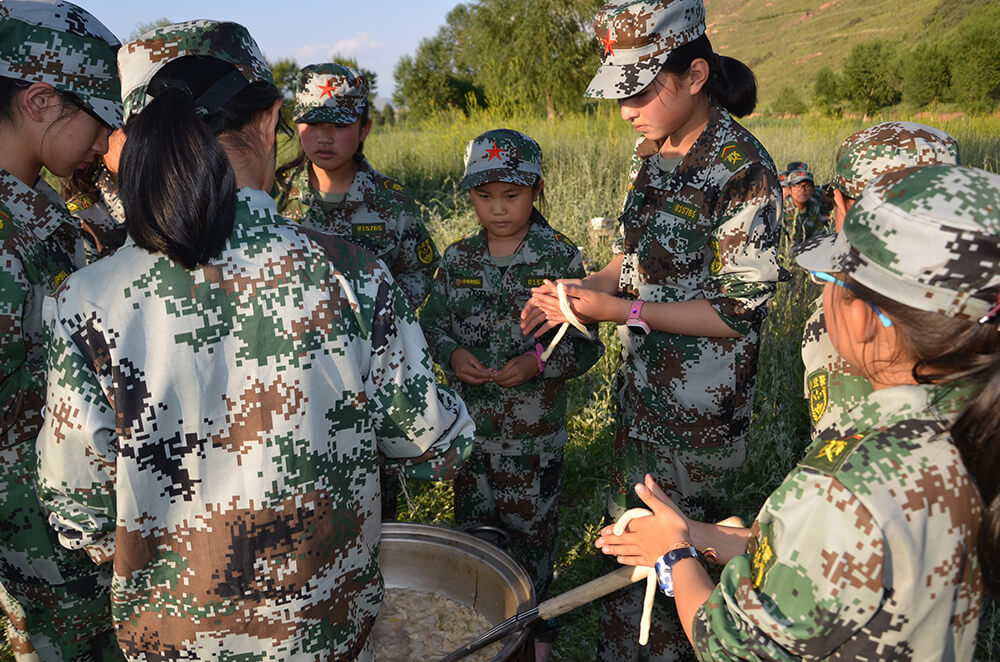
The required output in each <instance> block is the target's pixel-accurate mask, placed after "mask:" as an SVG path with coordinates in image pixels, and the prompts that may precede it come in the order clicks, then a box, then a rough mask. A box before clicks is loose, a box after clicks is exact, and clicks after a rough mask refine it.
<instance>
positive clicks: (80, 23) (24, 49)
mask: <svg viewBox="0 0 1000 662" xmlns="http://www.w3.org/2000/svg"><path fill="white" fill-rule="evenodd" d="M118 46H119V43H118V40H117V39H115V37H114V35H112V34H111V32H110V31H109V30H108V29H107V28H106V27H104V25H102V24H101V23H100V22H99V21H97V19H95V18H94V17H93V16H91V15H90V14H88V13H87V12H86V11H84V10H82V9H80V8H79V7H77V6H75V5H72V4H69V3H65V2H59V3H41V2H22V1H19V0H8V1H7V2H4V3H2V4H0V510H2V512H0V522H3V525H2V527H0V582H2V588H0V606H2V608H3V610H4V612H5V613H6V615H7V617H8V618H7V638H8V640H9V641H10V643H11V648H12V649H13V651H14V655H15V657H16V658H18V659H24V660H37V659H41V660H60V661H61V660H77V659H88V660H90V659H93V660H98V659H121V654H120V652H119V651H118V645H117V643H116V642H115V640H114V635H113V632H112V627H111V613H110V600H109V597H108V590H109V586H110V582H111V574H110V572H109V571H108V569H98V568H96V567H95V566H94V564H93V563H92V562H91V561H90V559H89V558H87V555H86V554H85V553H83V552H82V551H69V550H66V549H63V548H62V547H60V546H59V543H58V541H57V540H56V537H55V535H54V534H53V533H52V531H51V530H50V529H49V528H48V526H47V524H46V516H45V513H44V511H43V510H42V509H41V507H40V506H39V503H38V498H37V497H36V494H35V488H34V482H33V480H32V474H33V472H34V469H35V438H36V437H37V435H38V433H39V429H40V428H41V426H42V421H43V418H44V413H43V412H44V407H43V405H44V398H45V381H46V376H45V369H44V360H45V357H44V351H43V341H42V317H41V310H42V300H43V299H44V298H45V297H46V295H48V294H51V293H52V292H53V291H55V289H56V287H58V285H59V284H60V283H61V282H62V280H63V279H65V278H66V276H68V275H69V274H70V273H71V272H72V271H74V269H76V268H78V267H80V266H82V265H83V258H82V255H81V254H80V253H79V252H78V250H77V249H78V246H77V241H76V231H75V227H76V224H75V223H74V221H73V218H72V217H71V216H70V215H69V213H68V212H67V210H66V207H65V205H64V204H63V202H62V200H60V198H59V196H58V195H57V194H56V192H55V191H54V190H53V189H52V188H51V187H50V186H49V185H48V184H47V183H46V182H45V180H44V179H42V177H41V176H40V174H41V169H42V167H43V166H45V167H47V168H48V169H49V171H50V172H52V173H53V174H54V175H56V176H68V175H70V174H71V173H72V172H73V171H74V170H75V169H77V168H79V167H81V165H85V164H86V163H87V162H89V161H92V160H94V159H95V158H96V157H98V156H100V154H102V153H103V152H105V151H107V149H108V133H110V131H111V129H112V128H113V127H117V126H119V125H120V124H121V97H120V87H119V84H118V77H117V75H116V70H115V51H116V50H117V49H118Z"/></svg>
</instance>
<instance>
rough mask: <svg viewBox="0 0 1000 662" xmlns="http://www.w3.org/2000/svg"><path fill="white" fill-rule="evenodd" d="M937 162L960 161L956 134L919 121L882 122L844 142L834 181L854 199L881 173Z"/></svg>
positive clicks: (845, 193)
mask: <svg viewBox="0 0 1000 662" xmlns="http://www.w3.org/2000/svg"><path fill="white" fill-rule="evenodd" d="M935 163H948V164H955V163H958V144H957V143H956V142H955V139H954V138H952V137H951V136H950V135H948V134H947V133H945V132H944V131H941V130H940V129H935V128H932V127H929V126H924V125H923V124H917V123H915V122H882V123H881V124H876V125H875V126H870V127H868V128H867V129H862V130H861V131H858V132H857V133H855V134H853V135H852V136H850V137H849V138H848V139H847V140H845V141H844V142H843V143H842V144H841V145H840V148H839V149H838V150H837V162H836V163H835V164H834V175H833V185H834V186H835V187H836V188H837V189H839V190H840V192H841V193H843V194H844V195H846V196H847V197H849V198H852V199H854V198H857V197H858V196H860V195H861V191H862V189H864V187H865V186H866V185H867V184H868V182H870V181H872V180H873V179H875V178H876V177H878V176H879V175H882V174H884V173H887V172H890V171H892V170H899V169H901V168H910V167H913V166H918V165H933V164H935Z"/></svg>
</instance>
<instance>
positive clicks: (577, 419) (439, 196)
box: [0, 103, 1000, 662]
mask: <svg viewBox="0 0 1000 662" xmlns="http://www.w3.org/2000/svg"><path fill="white" fill-rule="evenodd" d="M875 121H877V120H872V121H862V120H860V119H857V120H847V119H836V120H835V119H828V118H819V117H804V118H800V119H780V120H779V119H766V118H750V119H748V120H747V121H746V122H745V125H746V126H747V127H748V128H749V129H750V130H751V131H752V132H753V133H754V134H755V135H756V136H757V137H758V138H759V139H760V141H761V142H762V143H763V144H764V146H765V147H766V148H767V149H768V150H769V152H770V153H771V155H772V157H773V158H774V161H775V163H776V164H777V165H778V168H779V169H782V168H783V167H784V165H785V164H786V163H788V162H789V161H793V160H801V161H805V162H806V163H808V164H809V166H810V168H811V169H812V172H813V173H814V175H815V176H816V183H817V184H821V183H825V182H826V181H828V180H829V179H830V177H831V174H832V167H833V157H834V154H835V151H836V148H837V146H838V145H839V144H840V142H841V141H842V140H843V139H844V138H846V137H847V136H848V135H849V134H851V133H853V132H854V131H856V130H858V129H861V128H864V127H865V126H868V125H870V124H873V123H874V122H875ZM918 121H922V122H924V123H927V124H931V125H933V126H937V127H939V128H941V129H944V130H946V131H948V132H949V133H951V134H952V135H953V136H954V137H955V138H956V139H957V140H958V143H959V146H960V149H961V153H962V156H961V158H962V162H963V163H964V164H967V165H973V166H976V167H979V168H985V169H988V170H991V171H993V172H998V171H1000V118H996V117H993V118H981V119H953V120H949V121H934V120H933V119H929V118H922V119H920V120H918ZM500 127H507V128H512V129H516V130H518V131H522V132H524V133H526V134H528V135H530V136H531V137H533V138H534V139H535V140H537V141H538V142H539V144H540V145H541V146H542V150H543V153H544V162H543V171H544V177H545V203H544V206H543V209H542V211H543V213H545V215H546V217H547V218H548V220H549V222H550V223H551V224H552V225H553V227H555V228H556V229H557V230H559V231H561V232H562V233H564V234H565V235H567V236H569V237H570V238H572V239H573V240H575V241H576V243H577V244H578V245H579V246H580V247H581V248H582V249H583V251H584V255H585V258H586V262H587V264H588V266H589V267H591V268H600V267H601V266H603V265H604V264H606V263H607V261H608V260H610V258H611V244H610V239H609V238H607V237H599V236H596V235H592V234H591V230H590V222H589V221H590V219H591V218H592V217H595V216H612V217H614V216H617V213H618V211H619V210H620V208H621V205H622V201H623V200H624V196H625V186H626V183H627V181H626V175H627V170H628V162H629V158H630V156H631V151H632V147H633V144H634V142H635V138H636V134H635V133H634V131H633V130H632V129H631V127H629V126H628V125H627V124H626V123H624V122H622V121H621V119H620V118H619V116H618V109H617V107H616V106H615V105H614V104H612V103H607V104H602V105H601V106H600V107H599V109H598V110H597V111H596V112H594V113H592V114H589V115H574V116H569V117H564V118H559V119H557V120H555V121H553V122H548V121H546V120H544V119H538V118H534V117H529V116H520V115H519V114H518V113H516V112H513V113H512V112H510V111H507V112H504V111H502V110H501V111H492V112H491V111H481V112H477V113H475V114H474V115H472V116H471V117H465V116H461V115H448V116H445V115H442V116H437V117H433V118H425V119H422V120H417V119H414V118H410V120H409V121H407V122H405V123H400V124H397V125H393V126H380V127H376V128H374V129H373V130H372V133H371V135H370V136H369V138H368V140H367V141H366V143H365V145H364V151H365V154H366V155H367V156H368V158H369V160H370V161H371V163H372V165H373V166H374V167H375V168H376V169H378V170H380V171H382V172H384V173H386V174H388V175H389V176H391V177H393V178H395V179H397V180H398V181H400V182H401V183H402V184H403V185H404V186H405V187H406V188H407V190H408V192H409V193H410V194H411V195H412V196H413V197H414V198H416V199H417V200H418V201H419V203H420V206H421V210H422V214H423V217H424V220H425V222H426V223H427V226H428V229H429V230H430V232H431V235H432V236H433V238H434V241H435V242H436V243H437V245H438V248H439V249H440V250H442V251H443V250H444V248H445V247H446V246H448V245H449V244H451V243H452V242H454V241H455V240H456V239H458V238H459V237H460V236H461V235H462V234H464V233H465V232H468V231H470V230H472V229H474V228H475V227H477V223H476V220H475V215H474V213H473V210H472V205H471V203H470V201H469V198H468V195H467V194H465V193H464V192H462V191H461V189H460V187H459V183H460V181H461V176H462V171H463V165H462V158H463V153H464V146H465V143H466V142H468V141H469V140H470V139H471V138H473V137H475V136H476V135H478V134H479V133H482V132H483V131H486V130H489V129H494V128H500ZM296 149H297V147H296V145H295V143H294V141H289V142H284V143H283V144H282V145H281V149H280V151H279V161H282V160H284V158H285V157H287V156H290V155H292V153H293V152H294V151H295V150H296ZM818 292H819V289H818V288H817V287H816V286H814V285H812V284H810V283H809V282H808V281H806V279H804V278H802V277H801V276H800V275H799V276H796V277H794V278H793V279H792V280H790V281H788V282H786V283H782V284H781V285H780V287H779V290H778V292H777V294H776V295H775V297H774V298H773V299H772V301H771V304H770V315H769V317H768V320H767V322H766V327H765V332H764V335H763V344H762V347H761V352H760V365H759V369H758V384H757V394H756V399H755V404H754V414H753V423H752V430H751V433H750V444H749V446H750V455H749V458H748V459H747V462H746V464H745V466H744V467H743V468H742V470H740V471H738V472H736V473H735V474H734V475H733V476H732V482H733V485H734V487H735V489H736V491H737V492H738V494H739V495H740V496H739V497H738V498H736V499H735V502H737V503H740V504H742V510H741V511H740V512H737V513H734V514H735V515H739V516H740V517H742V518H743V519H744V521H746V522H751V521H752V520H753V519H754V516H755V514H756V511H757V509H758V508H759V507H760V506H761V504H762V503H763V502H764V499H765V498H766V496H767V495H768V494H769V493H770V492H771V490H773V489H774V488H775V487H776V486H777V485H778V484H779V483H780V482H781V480H782V479H783V478H784V476H785V474H786V473H787V472H788V471H789V470H790V469H791V468H792V466H794V464H795V462H796V461H797V460H798V459H799V456H800V454H801V452H802V450H803V449H804V448H805V446H806V444H807V443H808V433H809V424H808V414H807V410H806V402H805V400H804V398H803V389H802V372H803V368H802V363H801V360H800V359H799V343H800V340H801V334H802V326H803V323H804V322H805V319H806V318H807V317H808V315H809V313H810V312H811V310H810V306H811V303H812V301H813V299H814V298H815V296H816V295H817V294H818ZM601 338H602V340H603V341H604V343H605V346H606V347H607V349H608V351H607V352H606V353H605V355H604V357H603V358H602V359H601V360H600V362H598V364H597V365H595V366H594V367H593V368H592V369H591V370H590V371H589V372H588V373H587V374H586V375H584V376H582V377H579V378H577V379H575V380H573V381H571V382H570V385H569V389H570V393H569V394H570V408H569V421H568V425H569V445H568V446H567V448H566V455H565V464H564V478H563V493H562V499H561V502H560V519H561V530H560V535H559V537H558V539H557V540H556V541H555V544H556V546H557V551H558V561H557V573H558V574H557V577H556V580H555V583H554V584H553V586H552V588H551V589H550V595H557V594H559V593H562V592H563V591H566V590H568V589H570V588H573V587H575V586H578V585H580V584H582V583H584V582H587V581H589V580H591V579H594V578H596V577H598V576H600V575H601V574H603V573H604V572H606V566H605V565H604V562H603V560H602V559H601V558H600V555H599V554H598V553H597V552H596V550H595V549H594V547H593V543H594V540H595V539H596V537H597V533H598V530H599V529H600V527H601V525H602V523H603V522H602V518H603V515H604V506H605V496H606V491H607V488H608V480H609V467H610V465H611V441H612V438H613V434H614V423H615V421H614V416H615V412H614V403H613V389H614V380H615V370H616V368H617V366H618V364H619V361H620V358H619V353H620V344H619V342H618V338H617V333H616V332H615V329H614V327H613V325H610V324H603V325H602V327H601ZM400 519H401V520H403V521H414V522H425V523H434V524H442V525H449V524H451V523H452V522H453V513H452V492H451V485H450V483H448V482H444V483H420V482H416V481H410V482H408V484H407V485H406V490H405V494H404V495H403V497H402V498H401V508H400ZM657 599H665V598H663V597H662V596H658V597H657ZM560 623H561V624H562V630H561V634H560V636H559V639H558V640H557V641H556V644H555V647H554V649H553V656H552V659H553V660H556V661H560V660H564V661H568V660H574V661H577V660H578V661H586V660H592V659H593V657H594V650H595V642H596V640H597V630H598V622H597V607H596V605H595V604H590V605H586V606H584V607H581V608H579V609H577V610H575V611H573V612H570V613H569V614H567V615H565V616H563V617H561V618H560ZM637 635H638V633H637ZM12 659H13V657H12V656H11V655H10V653H9V650H7V651H3V652H2V653H0V662H3V661H4V660H12ZM976 659H977V660H997V661H1000V609H998V608H997V605H996V601H992V602H988V604H987V605H986V608H985V609H984V613H983V618H982V622H981V625H980V634H979V641H978V648H977V651H976Z"/></svg>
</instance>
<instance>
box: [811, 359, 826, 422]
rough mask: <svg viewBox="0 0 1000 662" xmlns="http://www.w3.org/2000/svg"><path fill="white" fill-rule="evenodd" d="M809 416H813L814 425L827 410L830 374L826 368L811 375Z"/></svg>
mask: <svg viewBox="0 0 1000 662" xmlns="http://www.w3.org/2000/svg"><path fill="white" fill-rule="evenodd" d="M808 384H809V417H810V418H812V422H813V425H815V424H816V423H817V422H819V419H820V418H821V417H822V416H823V414H824V413H825V412H826V405H827V403H828V402H829V397H830V396H829V387H830V375H829V374H828V373H827V372H826V371H825V370H820V371H818V372H814V373H813V374H811V375H809V382H808Z"/></svg>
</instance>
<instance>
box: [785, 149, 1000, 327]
mask: <svg viewBox="0 0 1000 662" xmlns="http://www.w3.org/2000/svg"><path fill="white" fill-rule="evenodd" d="M797 252H798V255H797V256H796V260H797V261H798V263H799V265H801V266H802V267H804V268H806V269H809V270H811V271H824V272H842V273H845V274H849V275H850V276H851V277H852V278H853V279H854V280H855V281H856V282H858V283H860V284H861V285H864V286H865V287H867V288H869V289H871V290H874V291H876V292H878V293H880V294H882V295H885V296H887V297H889V298H891V299H893V300H894V301H898V302H899V303H902V304H904V305H907V306H910V307H911V308H916V309H918V310H924V311H929V312H933V313H939V314H941V315H945V316H948V317H961V318H966V319H971V320H978V319H980V318H981V317H982V316H984V315H986V314H988V313H989V312H990V310H991V309H992V308H993V307H994V306H995V305H996V304H997V296H998V295H1000V175H995V174H992V173H989V172H986V171H985V170H977V169H973V168H965V167H961V166H955V165H932V166H920V167H915V168H906V169H903V170H899V171H895V172H891V173H888V174H886V175H883V176H882V177H881V178H879V179H877V180H876V181H874V182H872V184H871V185H869V186H868V187H867V188H865V190H864V191H863V192H862V194H861V197H860V198H858V200H857V202H856V203H855V204H854V206H853V207H851V209H850V211H849V212H848V213H847V217H846V219H845V220H844V228H843V230H842V231H841V232H840V233H839V234H837V235H821V236H817V237H813V238H812V239H811V240H809V241H807V242H805V243H804V244H802V245H801V246H800V247H799V248H798V249H797Z"/></svg>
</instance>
